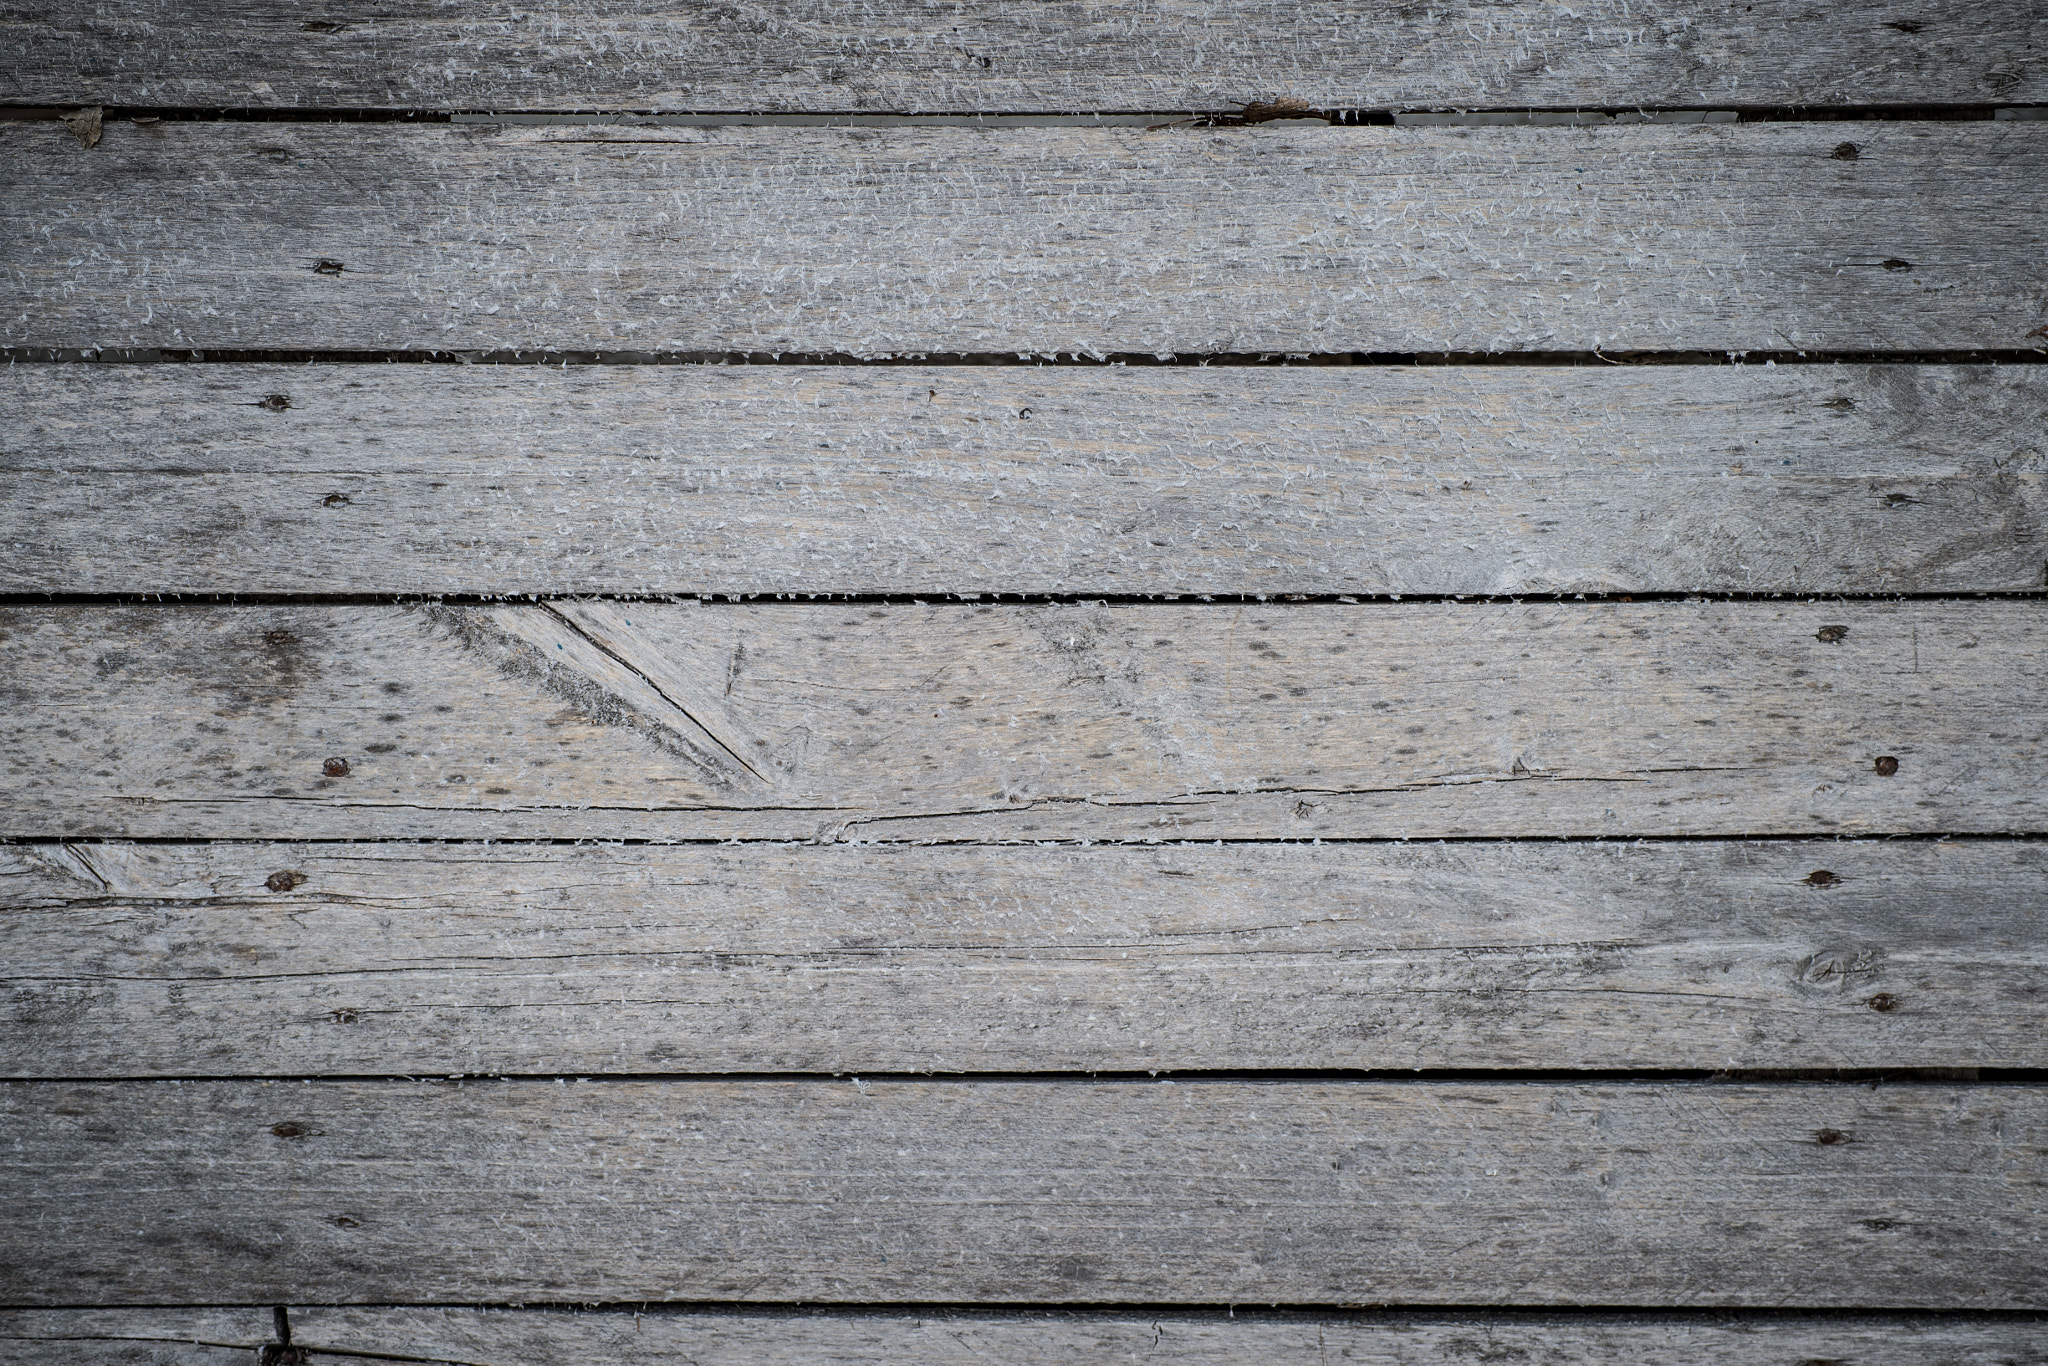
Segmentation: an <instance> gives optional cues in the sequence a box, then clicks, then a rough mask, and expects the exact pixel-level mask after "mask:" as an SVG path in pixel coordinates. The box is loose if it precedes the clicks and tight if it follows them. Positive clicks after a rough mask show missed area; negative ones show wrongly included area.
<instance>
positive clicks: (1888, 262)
mask: <svg viewBox="0 0 2048 1366" xmlns="http://www.w3.org/2000/svg"><path fill="white" fill-rule="evenodd" d="M1878 264H1879V265H1881V266H1883V267H1884V268H1885V269H1886V270H1911V269H1912V268H1913V263H1912V262H1911V261H1901V260H1900V259H1899V258H1898V257H1896V256H1887V257H1885V258H1884V260H1882V261H1879V262H1878Z"/></svg>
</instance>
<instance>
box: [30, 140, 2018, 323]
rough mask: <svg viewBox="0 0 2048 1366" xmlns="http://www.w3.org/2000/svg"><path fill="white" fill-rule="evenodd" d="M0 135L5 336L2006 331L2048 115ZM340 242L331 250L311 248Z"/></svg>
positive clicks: (2012, 318) (2012, 316)
mask: <svg viewBox="0 0 2048 1366" xmlns="http://www.w3.org/2000/svg"><path fill="white" fill-rule="evenodd" d="M1848 131H1849V132H1851V133H1853V139H1851V140H1852V141H1853V142H1854V143H1855V144H1856V145H1857V146H1858V147H1859V148H1860V151H1859V153H1858V157H1857V159H1856V160H1854V161H1850V160H1845V159H1842V158H1840V157H1838V156H1836V154H1835V153H1836V149H1838V148H1839V147H1840V146H1841V144H1842V143H1843V142H1844V140H1845V137H1844V129H1843V128H1842V127H1841V126H1840V125H1838V124H1833V123H1819V124H1794V123H1781V124H1743V125H1698V126H1691V127H1662V126H1659V127H1614V128H1604V129H1574V128H1491V129H1487V128H1478V129H1475V128H1329V127H1322V126H1318V127H1315V128H1312V129H1307V130H1301V129H1296V128H1282V127H1279V126H1267V127H1261V128H1251V129H1238V130H1223V131H1214V132H1197V131H1192V130H1181V131H1166V132H1158V133H1147V132H1144V131H1142V130H1130V129H1084V128H1054V129H1033V128H1018V129H1005V130H996V131H986V132H984V131H976V130H971V129H962V128H951V129H937V130H925V129H913V128H887V129H872V128H871V129H858V128H856V129H839V130H827V129H805V128H655V129H612V128H591V127H566V128H562V127H557V128H501V127H498V126H496V125H459V126H407V125H400V124H388V123H373V124H299V125H293V124H284V123H202V122H168V123H158V124H152V125H147V126H138V125H135V124H129V123H114V124H111V125H109V126H108V128H107V130H106V136H105V137H104V139H103V140H102V141H101V142H100V144H99V146H98V147H97V148H95V149H93V150H91V151H87V150H85V149H84V148H82V147H80V146H79V145H78V142H77V140H76V139H75V138H73V137H72V136H71V134H70V132H69V131H68V130H67V129H65V128H64V127H63V126H62V125H61V124H56V123H14V124H9V125H7V126H6V127H4V128H0V149H4V152H0V272H4V276H0V278H4V279H5V281H6V286H5V294H4V295H0V341H4V342H5V343H7V344H9V345H16V346H79V347H107V346H141V347H157V346H164V347H196V348H202V349H205V348H223V347H225V348H244V349H246V348H257V349H263V348H280V347H282V348H294V347H327V348H372V349H411V350H420V349H427V350H433V349H439V350H463V349H473V348H481V349H522V348H523V349H536V348H538V349H548V348H556V349H562V348H567V349H576V350H588V349H599V350H617V349H627V350H637V351H684V352H697V351H719V352H724V351H744V352H775V353H782V352H792V351H793V352H802V353H815V352H830V353H843V354H848V355H854V356H863V357H874V356H886V355H903V354H951V353H983V352H1017V353H1035V354H1052V353H1079V354H1086V355H1101V354H1106V353H1111V352H1155V353H1192V354H1208V353H1218V352H1261V351H1273V352H1353V351H1392V352H1413V351H1507V350H1539V351H1544V350H1585V349H1598V348H1605V349H1609V350H1612V349H1618V348H1619V349H1627V348H1652V349H1678V350H1693V349H1707V350H1750V349H1766V350H1774V351H1776V350H1790V349H1799V350H1812V349H1816V348H1825V349H1833V350H1844V349H1847V350H1885V349H1898V348H1906V349H1916V348H1920V349H1924V348H1959V347H2007V348H2010V347H2022V346H2028V345H2031V343H2030V342H2028V341H2027V340H2026V338H2027V336H2028V334H2029V333H2030V332H2031V331H2033V329H2035V328H2038V327H2040V326H2042V325H2043V324H2044V323H2048V314H2044V312H2043V311H2042V310H2043V305H2042V298H2043V290H2044V288H2048V265H2044V264H2043V263H2044V261H2048V215H2044V213H2043V212H2042V210H2043V208H2044V204H2048V197H2044V191H2043V188H2042V187H2043V186H2044V185H2048V124H2042V123H2040V122H1964V123H1904V122H1893V123H1882V124H1880V123H1859V124H1857V125H1856V127H1855V128H1854V129H1851V130H1848ZM323 262H324V263H326V266H325V267H323V265H322V263H323Z"/></svg>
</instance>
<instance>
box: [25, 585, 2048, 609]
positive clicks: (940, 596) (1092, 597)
mask: <svg viewBox="0 0 2048 1366" xmlns="http://www.w3.org/2000/svg"><path fill="white" fill-rule="evenodd" d="M2044 597H2048V589H2041V588H1982V589H1976V590H1974V591H1967V592H1962V591H1956V592H1929V593H1823V592H1814V591H1812V590H1810V589H1809V590H1801V589H1787V590H1785V591H1782V592H1763V591H1740V592H1725V591H1724V592H1699V591H1696V590H1681V589H1664V590H1657V591H1653V592H1641V593H1619V592H1616V593H1515V594H1505V593H1500V594H1493V593H1367V592H1360V593H1281V592H1274V593H1200V592H1182V593H1005V592H996V591H991V592H986V593H948V592H919V593H745V592H732V591H727V590H720V589H696V588H690V589H681V590H678V591H674V592H666V593H659V592H657V593H575V592H566V593H504V594H488V593H431V594H422V593H233V592H229V593H206V592H181V591H178V590H175V589H171V590H160V591H155V592H147V591H145V592H138V593H66V592H58V591H54V590H53V591H50V592H45V593H38V592H32V591H31V592H21V591H15V592H6V593H0V609H4V608H10V607H23V608H33V607H163V608H179V607H188V608H208V607H250V608H256V607H300V608H316V607H395V608H410V607H429V606H431V607H502V606H507V605H512V606H517V605H520V604H531V605H535V606H542V607H544V606H545V605H546V604H548V603H552V602H617V603H626V604H630V605H636V606H637V605H654V606H660V605H680V604H689V605H691V606H695V607H712V606H716V607H747V608H754V607H775V606H785V607H803V606H809V605H817V606H822V607H833V606H850V607H860V606H866V607H964V606H980V607H1105V608H1114V607H1169V606H1170V607H1178V608H1200V607H1205V606H1213V607H1247V606H1264V607H1356V608H1366V607H1381V608H1387V607H1395V606H1401V607H1411V606H1425V607H1427V606H1447V605H1456V606H1464V607H1523V606H1546V607H1548V606H1568V605H1576V604H1580V603H1583V604H1585V605H1586V606H1588V607H1600V606H1615V605H1621V604H1632V605H1639V606H1640V605H1645V604H1652V603H1681V604H1689V605H1692V606H1707V605H1712V604H1724V603H1725V604H1740V603H1765V602H1769V603H1783V604H1786V605H1800V604H1804V605H1809V606H1821V607H1825V606H1849V605H1851V604H1864V603H1871V604H1875V603H1923V602H1924V603H1943V602H2039V601H2042V600H2043V599H2044Z"/></svg>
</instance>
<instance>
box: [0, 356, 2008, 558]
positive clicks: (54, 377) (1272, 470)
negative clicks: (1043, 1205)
mask: <svg viewBox="0 0 2048 1366" xmlns="http://www.w3.org/2000/svg"><path fill="white" fill-rule="evenodd" d="M280 402H282V403H284V404H288V405H289V406H288V407H283V408H280V407H279V403H280ZM266 404H268V405H269V406H266ZM0 408H4V409H6V410H7V411H8V412H10V413H11V414H12V415H13V417H12V421H11V422H10V423H9V424H7V425H6V426H5V427H4V428H0V488H4V492H0V498H4V499H5V500H6V501H7V502H9V503H11V504H13V505H16V506H21V507H34V508H36V509H37V510H38V515H37V516H36V517H35V518H33V519H21V520H19V521H17V522H15V523H14V524H13V525H11V526H10V527H8V528H7V529H6V531H4V532H0V590H12V591H38V590H41V591H52V590H55V591H66V592H107V593H141V592H213V593H233V592H244V593H248V592H302V591H308V590H313V591H326V592H331V591H337V590H341V591H359V592H383V593H418V592H427V593H449V592H457V593H460V592H468V593H507V594H511V593H538V594H545V593H564V592H573V593H593V592H605V593H699V592H720V593H800V592H807V591H808V592H815V591H817V590H818V589H819V588H821V587H829V588H832V589H834V590H836V591H840V592H876V593H918V592H951V593H993V592H1013V593H1015V592H1128V593H1205V592H1206V593H1252V592H1267V593H1389V592H1391V593H1472V594H1486V593H1514V592H1531V591H1550V592H1587V591H1607V592H1617V591H1618V592H1657V591H1700V590H1704V591H1713V590H1749V591H1755V590H1759V589H1761V590H1768V591H1785V590H1798V591H1805V592H1814V591H1836V592H1857V593H1862V592H1901V591H1903V592H1934V591H1972V590H2010V589H2030V588H2038V587H2040V586H2041V585H2042V583H2043V572H2044V568H2043V566H2044V556H2048V549H2044V543H2043V540H2042V537H2041V531H2040V528H2041V525H2042V523H2043V522H2044V521H2048V487H2044V485H2048V478H2044V476H2048V447H2044V445H2043V439H2042V433H2043V432H2048V380H2044V378H2043V376H2042V374H2041V373H2040V372H2039V371H2037V369H2036V368H2035V367H2030V366H2003V367H1992V366H1917V365H1877V366H1842V367H1827V368H1822V367H1796V366H1786V367H1774V368H1769V369H1765V368H1761V367H1731V368H1716V369H1704V370H1703V369H1696V368H1690V367H1688V368H1684V369H1680V368H1675V367H1647V368H1626V369H1622V370H1607V369H1600V370H1576V369H1564V370H1559V369H1522V368H1507V367H1490V366H1459V367H1444V368H1435V367H1431V368H1425V369H1420V370H1395V369H1387V368H1381V367H1362V368H1361V367H1352V368H1348V369H1335V368H1320V367H1318V368H1301V369H1284V370H1270V369H1261V370H1242V369H1217V370H1190V369H1181V368H1170V369H1106V370H1105V369H1092V368H1058V369H1027V370H1019V369H1014V368H1007V367H1005V368H998V369H994V370H990V369H979V368H968V367H958V366H951V367H932V368H924V367H917V368H908V369H895V368H890V369H884V370H874V369H866V368H849V367H829V368H822V369H818V368H810V367H726V366H659V367H645V366H625V367H577V368H573V369H569V370H561V369H555V368H534V367H506V366H390V365H333V366H312V367H308V366H303V365H297V366H285V365H236V366H184V365H175V366H145V367H135V368H128V367H96V366H77V365H21V366H15V367H12V368H10V369H5V370H0ZM1027 415H1028V416H1027Z"/></svg>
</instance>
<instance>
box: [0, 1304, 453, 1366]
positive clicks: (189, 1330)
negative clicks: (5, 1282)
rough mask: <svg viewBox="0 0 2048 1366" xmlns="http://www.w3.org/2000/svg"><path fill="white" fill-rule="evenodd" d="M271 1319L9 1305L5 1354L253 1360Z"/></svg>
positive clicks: (256, 1312)
mask: <svg viewBox="0 0 2048 1366" xmlns="http://www.w3.org/2000/svg"><path fill="white" fill-rule="evenodd" d="M272 1323H273V1320H272V1316H271V1311H270V1310H268V1309H246V1308H244V1309H203V1308H175V1309H8V1310H0V1356H4V1357H5V1358H6V1359H7V1360H8V1361H9V1362H14V1363H19V1366H250V1363H251V1362H252V1361H254V1360H255V1357H254V1355H253V1354H254V1352H255V1350H256V1349H257V1348H260V1347H261V1346H263V1345H264V1344H265V1343H271V1342H275V1341H276V1340H277V1339H276V1338H275V1337H274V1336H272V1333H271V1328H272ZM451 1326H455V1325H452V1324H451ZM322 1366H334V1363H333V1359H332V1358H329V1359H328V1362H327V1363H323V1364H322Z"/></svg>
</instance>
